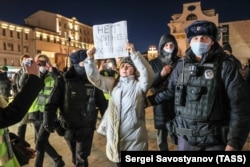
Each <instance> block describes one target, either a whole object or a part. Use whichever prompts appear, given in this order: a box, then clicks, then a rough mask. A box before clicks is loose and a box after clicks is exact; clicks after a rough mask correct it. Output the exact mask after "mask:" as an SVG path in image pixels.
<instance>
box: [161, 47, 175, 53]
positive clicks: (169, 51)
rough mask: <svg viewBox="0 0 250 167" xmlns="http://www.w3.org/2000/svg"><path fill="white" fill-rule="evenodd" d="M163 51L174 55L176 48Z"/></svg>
mask: <svg viewBox="0 0 250 167" xmlns="http://www.w3.org/2000/svg"><path fill="white" fill-rule="evenodd" d="M163 50H164V51H165V52H167V53H173V51H174V48H172V49H171V48H170V49H166V48H163Z"/></svg>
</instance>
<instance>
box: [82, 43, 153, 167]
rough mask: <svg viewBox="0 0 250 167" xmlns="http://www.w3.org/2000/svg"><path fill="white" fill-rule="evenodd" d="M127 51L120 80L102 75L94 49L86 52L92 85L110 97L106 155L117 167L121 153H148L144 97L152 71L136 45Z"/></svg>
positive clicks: (122, 61) (85, 64)
mask: <svg viewBox="0 0 250 167" xmlns="http://www.w3.org/2000/svg"><path fill="white" fill-rule="evenodd" d="M126 49H127V50H128V51H129V53H130V56H129V57H126V58H123V59H122V60H121V63H120V69H119V74H120V76H119V77H118V78H117V79H115V78H113V77H105V76H101V75H100V74H99V71H98V69H97V67H96V65H95V61H94V53H95V48H91V49H89V50H88V51H87V55H88V58H86V60H85V61H84V66H85V70H86V73H87V76H88V79H89V81H90V82H91V83H93V84H94V85H95V86H96V87H98V88H99V89H101V90H103V91H108V92H110V95H111V98H110V100H109V105H108V108H107V110H106V112H105V116H104V119H105V120H103V121H106V122H107V125H106V126H107V127H106V130H107V132H106V138H107V144H106V154H107V157H108V158H109V160H111V161H113V162H116V163H117V164H118V166H119V162H120V152H121V151H146V150H148V137H147V129H146V123H145V98H144V97H145V94H146V92H147V90H148V89H149V88H150V86H151V84H152V82H153V77H154V71H153V70H152V67H151V66H150V64H149V63H148V61H147V60H146V59H145V58H144V57H143V56H142V55H141V54H140V53H139V52H135V49H134V45H133V44H131V43H128V44H127V45H126Z"/></svg>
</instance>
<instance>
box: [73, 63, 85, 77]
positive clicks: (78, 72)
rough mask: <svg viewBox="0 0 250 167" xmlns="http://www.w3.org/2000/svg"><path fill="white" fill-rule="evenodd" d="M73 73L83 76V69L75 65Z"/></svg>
mask: <svg viewBox="0 0 250 167" xmlns="http://www.w3.org/2000/svg"><path fill="white" fill-rule="evenodd" d="M74 68H75V71H76V73H77V74H78V75H85V68H84V67H81V66H79V65H78V64H77V65H74Z"/></svg>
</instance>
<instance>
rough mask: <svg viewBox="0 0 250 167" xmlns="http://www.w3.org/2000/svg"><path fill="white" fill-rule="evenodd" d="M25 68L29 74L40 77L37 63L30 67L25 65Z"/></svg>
mask: <svg viewBox="0 0 250 167" xmlns="http://www.w3.org/2000/svg"><path fill="white" fill-rule="evenodd" d="M25 68H26V70H27V73H28V74H29V75H30V74H33V75H36V76H38V77H40V71H39V66H38V64H37V62H33V63H31V64H30V65H28V64H25Z"/></svg>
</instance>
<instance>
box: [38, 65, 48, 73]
mask: <svg viewBox="0 0 250 167" xmlns="http://www.w3.org/2000/svg"><path fill="white" fill-rule="evenodd" d="M39 71H40V73H43V74H44V73H45V72H46V71H47V69H46V67H44V66H39Z"/></svg>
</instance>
